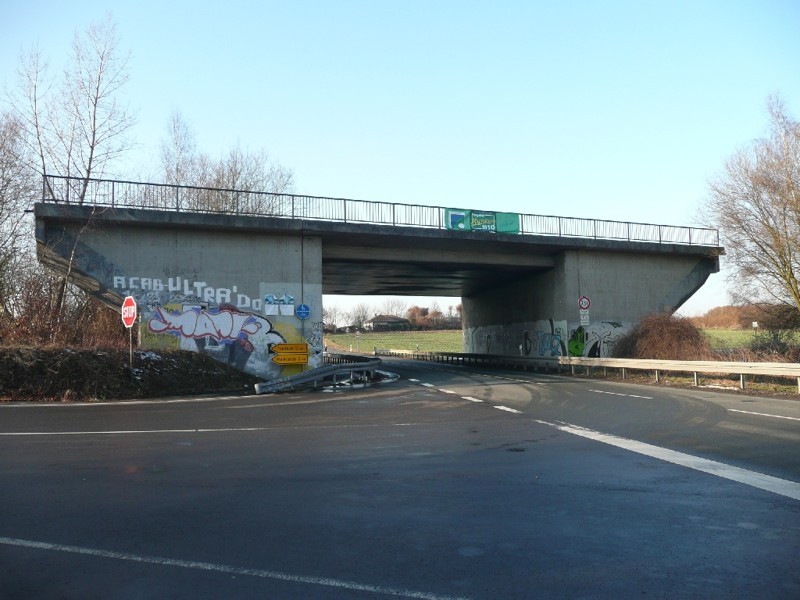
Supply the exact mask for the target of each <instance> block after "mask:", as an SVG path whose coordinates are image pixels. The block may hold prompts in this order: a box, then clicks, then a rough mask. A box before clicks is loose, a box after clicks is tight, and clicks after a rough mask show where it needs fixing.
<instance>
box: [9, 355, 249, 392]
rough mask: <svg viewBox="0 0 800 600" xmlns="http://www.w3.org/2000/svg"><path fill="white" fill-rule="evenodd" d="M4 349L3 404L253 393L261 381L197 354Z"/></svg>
mask: <svg viewBox="0 0 800 600" xmlns="http://www.w3.org/2000/svg"><path fill="white" fill-rule="evenodd" d="M128 361H129V355H128V352H126V351H116V350H79V349H70V348H66V349H65V348H33V347H5V348H0V402H18V401H34V402H42V401H47V402H53V401H55V402H77V401H80V402H85V401H99V400H114V399H129V398H152V397H161V396H175V395H182V394H186V395H196V394H217V393H244V392H248V393H252V392H253V385H254V384H255V383H257V382H258V381H260V379H258V378H257V377H253V376H252V375H247V374H245V373H242V372H240V371H237V370H236V369H233V368H232V367H229V366H227V365H223V364H222V363H219V362H217V361H216V360H214V359H213V358H211V357H209V356H205V355H202V354H198V353H196V352H182V351H178V352H160V351H159V352H153V351H136V352H134V361H133V367H134V369H133V377H131V370H130V366H129V364H128Z"/></svg>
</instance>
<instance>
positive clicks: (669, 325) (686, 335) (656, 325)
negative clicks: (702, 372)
mask: <svg viewBox="0 0 800 600" xmlns="http://www.w3.org/2000/svg"><path fill="white" fill-rule="evenodd" d="M614 356H615V357H617V358H639V359H647V358H649V359H656V360H711V359H712V352H711V347H710V345H709V343H708V340H707V339H706V338H705V336H704V335H703V332H702V331H700V329H698V328H697V327H696V326H695V325H694V324H693V323H692V322H691V321H690V320H689V319H687V318H684V317H677V316H675V315H671V314H669V313H655V314H652V315H648V316H646V317H644V318H643V319H642V320H641V321H639V323H638V324H637V325H636V326H635V327H634V328H633V329H632V330H631V331H630V332H629V333H628V334H627V335H625V336H623V337H622V338H621V339H620V340H619V341H618V342H617V344H616V346H615V347H614Z"/></svg>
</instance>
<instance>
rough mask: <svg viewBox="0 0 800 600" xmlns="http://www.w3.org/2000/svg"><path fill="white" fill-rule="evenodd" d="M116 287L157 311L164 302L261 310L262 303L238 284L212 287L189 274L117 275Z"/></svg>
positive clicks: (142, 304) (140, 304)
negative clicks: (179, 275)
mask: <svg viewBox="0 0 800 600" xmlns="http://www.w3.org/2000/svg"><path fill="white" fill-rule="evenodd" d="M165 282H166V283H165ZM113 286H114V289H115V290H119V291H120V292H124V293H125V294H126V295H131V296H133V297H134V298H136V302H137V304H139V306H143V307H148V308H149V309H150V310H155V309H156V308H158V307H159V306H162V305H164V304H175V303H186V302H197V303H206V304H217V305H222V304H230V305H232V306H235V307H236V308H239V309H247V310H253V311H260V310H261V309H262V306H263V303H262V301H261V299H260V298H251V297H250V296H248V295H247V294H243V293H241V292H240V291H239V289H238V288H237V286H235V285H232V286H230V287H213V286H210V285H208V283H207V282H205V281H194V280H192V279H190V278H188V277H168V278H166V279H159V278H152V277H123V276H114V278H113Z"/></svg>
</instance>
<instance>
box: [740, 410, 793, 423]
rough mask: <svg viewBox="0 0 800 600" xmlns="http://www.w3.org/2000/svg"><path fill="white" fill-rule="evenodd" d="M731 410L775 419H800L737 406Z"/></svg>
mask: <svg viewBox="0 0 800 600" xmlns="http://www.w3.org/2000/svg"><path fill="white" fill-rule="evenodd" d="M728 410H729V411H730V412H735V413H744V414H746V415H758V416H759V417H772V418H773V419H789V420H790V421H800V419H798V418H797V417H784V416H783V415H770V414H768V413H760V412H752V411H749V410H737V409H735V408H729V409H728Z"/></svg>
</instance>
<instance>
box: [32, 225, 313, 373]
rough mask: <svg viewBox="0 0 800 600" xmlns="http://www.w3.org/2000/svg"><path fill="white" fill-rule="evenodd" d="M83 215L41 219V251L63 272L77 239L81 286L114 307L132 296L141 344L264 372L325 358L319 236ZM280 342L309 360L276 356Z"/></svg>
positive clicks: (289, 370) (75, 271) (76, 266)
mask: <svg viewBox="0 0 800 600" xmlns="http://www.w3.org/2000/svg"><path fill="white" fill-rule="evenodd" d="M85 223H86V221H73V220H63V219H62V220H40V221H39V222H38V223H37V242H38V249H39V256H40V259H41V260H42V262H44V263H45V264H47V265H48V266H50V267H51V268H53V269H54V270H56V271H58V272H61V273H66V272H67V269H68V268H69V260H68V259H69V256H70V255H71V254H72V250H73V248H74V249H75V253H74V260H73V265H72V269H71V275H72V277H73V279H74V280H75V281H76V283H78V285H79V286H81V287H82V288H83V289H85V290H87V291H89V292H91V293H92V294H94V295H95V296H97V297H98V298H100V299H101V300H102V301H104V302H105V303H106V304H108V305H109V306H112V307H114V308H116V309H117V310H119V307H120V304H121V301H122V299H123V298H124V297H125V296H127V295H131V296H133V297H134V298H135V299H136V301H137V304H138V307H139V313H140V320H139V322H138V324H137V326H136V327H137V330H138V332H139V336H140V340H141V345H142V347H145V348H174V349H178V348H180V349H185V350H192V351H198V352H204V353H206V354H209V355H211V356H213V357H214V358H216V359H218V360H220V361H222V362H226V363H229V364H231V365H233V366H235V367H237V368H239V369H240V370H243V371H246V372H249V373H252V374H254V375H257V376H260V377H264V378H266V379H272V378H276V377H280V376H285V375H289V374H292V373H295V372H299V371H301V370H303V369H307V368H312V367H315V366H320V365H321V363H322V275H321V243H320V238H319V237H314V236H306V235H304V234H303V233H302V232H284V233H283V234H274V233H273V234H270V235H265V234H264V233H260V232H257V231H252V230H248V229H244V228H237V227H236V226H235V224H233V226H232V227H229V228H227V227H225V228H213V229H212V228H198V227H196V226H195V224H194V223H192V222H191V221H188V222H175V221H173V223H171V224H170V226H168V227H167V226H165V223H163V222H159V221H158V220H154V221H153V222H150V223H147V222H141V221H131V222H125V221H124V220H123V221H122V222H115V223H113V224H110V223H106V222H103V221H101V220H96V221H95V222H94V223H93V224H91V225H90V226H89V227H86V228H84V225H85ZM302 304H305V305H307V306H308V307H309V308H310V309H311V312H310V316H309V317H308V318H307V319H300V318H299V317H298V314H297V311H296V309H297V307H298V306H300V305H302ZM120 326H121V324H120ZM283 342H287V343H307V344H308V346H309V359H308V361H309V362H308V364H307V365H288V366H279V365H278V364H275V363H274V362H273V361H272V357H273V356H274V354H271V353H270V345H271V344H276V343H283Z"/></svg>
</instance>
